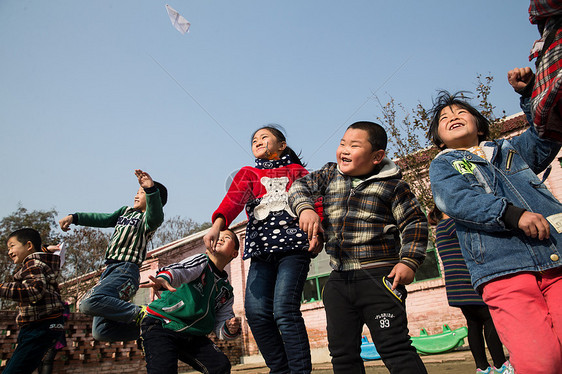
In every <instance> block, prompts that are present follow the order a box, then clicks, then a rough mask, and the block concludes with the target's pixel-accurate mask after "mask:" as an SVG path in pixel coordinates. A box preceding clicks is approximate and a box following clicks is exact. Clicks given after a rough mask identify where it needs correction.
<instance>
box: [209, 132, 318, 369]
mask: <svg viewBox="0 0 562 374" xmlns="http://www.w3.org/2000/svg"><path fill="white" fill-rule="evenodd" d="M251 140H252V153H253V154H254V156H255V158H256V166H255V167H251V166H245V167H243V168H242V169H240V171H239V172H238V173H237V174H236V175H235V177H234V179H233V181H232V184H231V185H230V187H229V189H228V192H227V193H226V196H225V197H224V199H223V200H222V202H221V204H220V205H219V207H218V209H217V210H216V211H215V212H214V213H213V216H212V222H213V226H212V227H211V229H210V231H209V232H208V233H207V235H205V237H204V241H205V245H206V246H207V248H208V249H209V250H213V248H214V247H215V245H216V242H217V240H218V234H219V233H220V231H221V230H223V229H224V228H226V227H228V226H229V225H230V224H231V223H232V221H233V220H234V219H235V218H236V217H237V216H238V214H239V213H240V212H241V211H242V209H245V210H246V214H247V216H248V224H247V226H246V238H245V245H244V256H243V259H248V258H249V259H250V261H251V264H250V270H249V272H248V280H247V283H246V302H245V309H246V318H247V320H248V324H249V325H250V328H251V330H252V334H253V335H254V338H255V340H256V343H257V345H258V348H259V350H260V352H261V353H262V355H263V357H264V359H265V362H266V364H267V366H268V367H269V369H270V370H271V371H270V372H271V373H287V372H290V373H310V372H311V370H312V365H311V360H310V346H309V343H308V335H307V333H306V327H305V325H304V320H303V318H302V315H301V312H300V302H301V294H302V290H303V287H304V282H305V281H306V276H307V273H308V269H309V265H310V259H311V257H312V256H313V255H315V254H317V253H318V252H319V251H320V250H321V249H322V244H323V243H321V242H319V239H313V240H311V241H310V242H309V240H308V238H307V235H306V233H304V232H303V231H301V230H300V228H299V224H298V218H297V217H296V215H295V214H294V213H293V212H292V211H291V209H290V208H289V205H288V203H287V191H288V189H289V187H290V186H291V184H292V183H293V181H295V180H296V179H298V178H300V177H302V176H304V175H306V174H308V171H307V170H306V169H305V168H304V165H303V163H302V161H301V160H300V158H299V156H298V155H297V154H296V153H295V152H294V151H293V150H292V149H291V148H290V147H288V146H287V143H286V138H285V135H284V134H283V132H282V131H281V130H279V129H278V128H277V127H275V126H271V125H269V126H264V127H262V128H260V129H258V130H257V131H256V132H254V133H253V134H252V139H251Z"/></svg>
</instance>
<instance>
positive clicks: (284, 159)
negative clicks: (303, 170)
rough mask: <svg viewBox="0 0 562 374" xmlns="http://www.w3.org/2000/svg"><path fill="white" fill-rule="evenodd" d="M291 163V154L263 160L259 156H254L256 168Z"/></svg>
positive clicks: (272, 167) (278, 166) (267, 167)
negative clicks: (277, 158) (276, 158)
mask: <svg viewBox="0 0 562 374" xmlns="http://www.w3.org/2000/svg"><path fill="white" fill-rule="evenodd" d="M289 164H292V162H291V156H289V155H285V156H282V157H281V158H280V159H279V160H264V159H261V158H256V168H258V169H276V168H280V167H283V166H287V165H289Z"/></svg>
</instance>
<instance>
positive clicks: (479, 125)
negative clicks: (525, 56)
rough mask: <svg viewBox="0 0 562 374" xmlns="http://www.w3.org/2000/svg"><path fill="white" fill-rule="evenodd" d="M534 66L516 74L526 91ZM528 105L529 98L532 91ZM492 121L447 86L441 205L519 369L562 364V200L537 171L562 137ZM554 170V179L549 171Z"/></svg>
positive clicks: (438, 185) (436, 114) (441, 131)
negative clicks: (499, 131) (499, 128)
mask: <svg viewBox="0 0 562 374" xmlns="http://www.w3.org/2000/svg"><path fill="white" fill-rule="evenodd" d="M532 78H533V74H532V72H531V70H530V69H529V68H522V69H519V68H518V69H514V70H511V71H510V72H509V73H508V80H509V83H510V84H511V85H512V86H513V87H514V88H515V89H516V91H518V92H524V91H525V90H524V88H525V86H526V85H527V84H529V83H531V82H532ZM522 104H523V105H522V107H523V109H524V110H525V111H526V114H527V115H528V118H529V112H528V106H527V104H528V100H522ZM488 134H489V123H488V121H487V120H486V119H485V118H484V117H483V116H482V115H481V114H480V113H479V112H478V111H477V110H476V109H474V108H473V107H472V106H471V105H469V104H468V103H467V102H465V101H463V100H461V99H460V98H459V97H458V96H456V95H450V94H449V93H448V92H442V93H441V94H440V96H439V97H438V98H437V100H436V102H435V104H434V106H433V111H432V119H431V124H430V130H429V135H430V137H431V140H432V141H433V143H434V144H435V145H436V146H437V147H438V148H440V149H442V150H443V151H442V152H441V153H439V154H438V155H437V156H436V157H435V159H434V160H433V162H432V163H431V166H430V169H429V174H430V180H431V186H432V190H433V196H434V200H435V204H436V205H437V207H438V208H439V209H440V210H441V211H442V212H443V213H445V214H447V215H448V216H450V217H451V218H453V219H454V220H455V224H456V229H457V236H458V238H459V242H460V246H461V250H462V254H463V257H464V259H465V261H466V264H467V267H468V270H469V272H470V275H471V279H472V285H473V286H474V288H475V289H476V290H478V291H479V292H480V293H481V294H482V298H483V300H484V302H485V303H486V304H487V305H488V307H489V309H490V313H491V315H492V318H493V320H494V324H495V326H496V329H497V331H498V334H499V336H500V339H501V341H502V342H503V344H504V345H505V346H506V348H507V349H508V351H509V353H510V361H511V364H512V365H513V367H514V369H515V372H516V373H544V374H547V373H550V374H552V373H558V372H559V371H560V368H561V367H562V343H561V342H562V262H561V259H560V256H561V254H560V249H561V246H562V204H560V202H559V201H558V200H556V198H555V197H554V196H553V195H552V194H551V193H550V191H548V189H547V188H546V186H545V185H544V183H543V182H544V180H541V179H540V178H539V177H538V176H537V173H540V172H541V171H543V170H545V169H546V167H547V166H548V165H550V163H551V162H552V161H553V160H554V157H555V156H556V154H557V153H558V151H559V149H560V146H559V145H556V144H555V143H552V142H549V141H545V140H541V139H539V137H538V136H537V133H536V131H535V129H534V127H533V126H532V125H531V127H530V128H529V129H528V130H526V131H525V132H523V133H522V134H521V135H519V136H516V137H514V138H512V139H509V140H505V139H498V140H493V141H486V139H487V137H488ZM543 179H544V178H543Z"/></svg>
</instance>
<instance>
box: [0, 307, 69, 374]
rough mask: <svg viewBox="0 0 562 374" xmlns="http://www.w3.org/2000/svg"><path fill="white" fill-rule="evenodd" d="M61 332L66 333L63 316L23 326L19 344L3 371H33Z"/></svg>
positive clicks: (8, 373)
mask: <svg viewBox="0 0 562 374" xmlns="http://www.w3.org/2000/svg"><path fill="white" fill-rule="evenodd" d="M61 334H64V320H63V317H62V316H60V317H58V318H53V319H48V320H43V321H38V322H31V323H29V324H26V325H24V326H22V327H21V329H20V332H19V335H18V346H17V348H16V349H15V351H14V353H13V354H12V357H11V358H10V360H8V365H6V367H5V368H4V371H3V372H2V373H4V374H26V373H32V372H33V371H34V370H35V369H36V368H37V367H38V366H39V364H40V363H41V360H42V359H43V356H44V355H45V352H47V350H48V349H49V347H51V346H52V345H53V344H55V342H56V340H57V339H58V338H59V337H60V336H61Z"/></svg>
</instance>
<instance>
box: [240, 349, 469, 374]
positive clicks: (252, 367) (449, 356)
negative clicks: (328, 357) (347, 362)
mask: <svg viewBox="0 0 562 374" xmlns="http://www.w3.org/2000/svg"><path fill="white" fill-rule="evenodd" d="M422 360H423V362H424V364H425V367H426V368H427V372H428V373H429V374H445V373H446V374H450V373H455V374H465V373H466V374H473V373H475V372H476V366H475V365H474V360H473V359H472V356H471V354H470V351H468V350H463V351H455V352H450V353H445V354H440V355H431V356H422ZM365 370H366V373H367V374H388V370H387V369H386V367H385V366H384V364H383V363H382V361H380V360H377V361H368V362H365ZM312 372H313V374H333V371H332V366H331V365H330V363H329V362H326V363H320V364H314V365H313V369H312ZM232 373H237V374H267V373H269V370H268V369H267V367H265V366H263V365H259V364H247V365H236V366H234V367H233V368H232Z"/></svg>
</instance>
